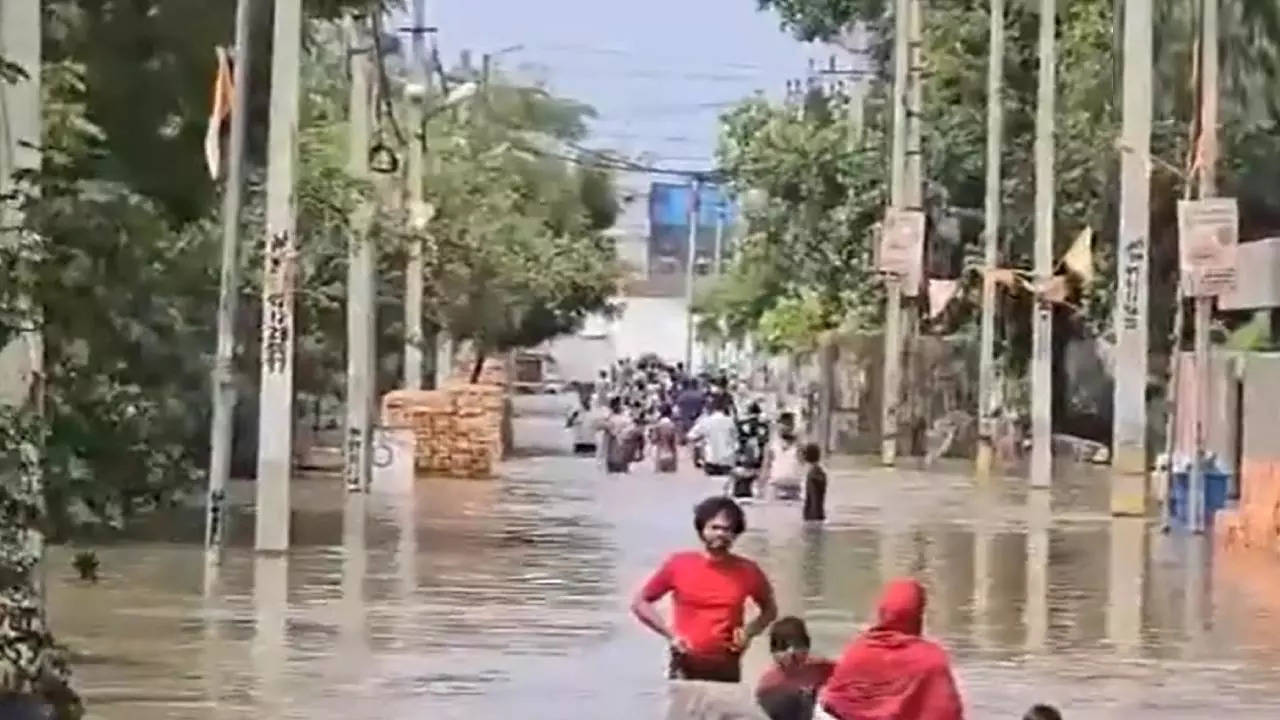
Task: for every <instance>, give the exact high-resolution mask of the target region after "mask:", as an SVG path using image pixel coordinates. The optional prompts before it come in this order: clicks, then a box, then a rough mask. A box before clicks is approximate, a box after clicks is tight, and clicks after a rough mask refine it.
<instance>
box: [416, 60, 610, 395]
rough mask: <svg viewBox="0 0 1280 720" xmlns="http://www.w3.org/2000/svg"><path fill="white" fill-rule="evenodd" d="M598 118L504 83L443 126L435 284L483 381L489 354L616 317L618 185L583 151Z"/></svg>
mask: <svg viewBox="0 0 1280 720" xmlns="http://www.w3.org/2000/svg"><path fill="white" fill-rule="evenodd" d="M591 112H592V111H591V109H590V108H588V107H586V106H583V105H581V104H578V103H574V102H571V101H567V100H564V99H560V98H555V97H553V96H551V95H549V94H547V93H546V92H545V91H543V90H540V89H536V88H524V87H518V86H513V85H510V84H506V83H504V82H502V81H500V80H496V79H495V80H493V81H491V82H490V84H489V85H488V87H487V88H486V90H485V92H484V93H483V95H482V96H481V97H480V98H479V99H478V100H477V102H476V103H475V105H474V106H473V107H471V108H468V110H467V111H466V112H461V113H457V114H454V115H447V116H442V117H440V119H439V120H437V121H436V122H435V123H433V126H432V128H431V131H432V137H434V138H438V140H437V141H436V142H435V143H434V144H433V146H432V152H433V153H434V163H435V167H436V168H437V170H436V172H434V173H432V174H430V176H429V177H428V178H427V186H428V187H429V188H430V189H431V198H432V202H433V203H434V204H435V207H436V217H435V219H434V220H433V222H432V226H431V229H430V233H429V237H428V238H427V240H428V246H429V247H430V248H432V250H433V252H431V253H430V254H429V258H428V259H429V262H428V267H427V281H428V282H427V286H428V288H429V290H430V292H431V297H432V301H433V304H434V306H435V308H436V309H437V314H436V320H437V323H438V324H440V325H443V326H445V327H447V328H448V329H449V332H450V333H451V334H452V335H453V336H454V337H455V338H456V339H458V340H465V341H470V342H471V343H472V344H473V345H474V347H475V350H476V353H475V367H474V368H473V373H472V378H473V380H474V379H475V377H477V376H478V373H479V370H480V368H481V366H482V364H483V361H484V359H485V357H487V356H490V355H492V354H493V353H496V352H500V351H504V350H508V349H511V348H516V347H529V346H533V345H536V344H538V343H540V342H542V341H543V340H546V339H549V338H552V337H555V336H556V335H559V334H563V333H566V332H570V331H573V330H574V329H576V328H577V327H578V326H579V325H580V324H581V323H582V321H583V320H584V319H585V317H586V316H587V315H588V314H590V313H592V312H598V311H607V310H609V299H610V297H611V296H613V294H614V293H615V291H616V287H617V282H618V278H619V267H618V263H617V258H616V254H615V250H614V247H613V243H612V241H611V240H609V239H607V238H606V237H605V236H604V235H603V233H602V231H603V230H605V229H607V228H608V227H609V226H611V225H612V224H613V221H614V219H615V218H616V216H617V205H616V201H615V200H614V192H613V185H612V181H611V179H610V176H609V174H608V172H607V171H606V169H605V168H607V167H608V163H605V162H603V161H602V160H600V159H599V158H598V157H597V156H595V155H593V154H590V153H583V152H579V151H576V150H574V149H573V148H574V147H575V143H576V142H577V141H578V140H580V139H581V138H582V137H583V136H584V135H585V132H586V124H585V120H586V118H587V117H588V116H589V115H590V114H591ZM566 153H567V154H566Z"/></svg>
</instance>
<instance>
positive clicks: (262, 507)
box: [255, 0, 302, 552]
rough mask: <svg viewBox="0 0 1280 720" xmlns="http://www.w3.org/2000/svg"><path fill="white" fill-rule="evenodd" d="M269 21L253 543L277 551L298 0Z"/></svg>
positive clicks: (288, 375)
mask: <svg viewBox="0 0 1280 720" xmlns="http://www.w3.org/2000/svg"><path fill="white" fill-rule="evenodd" d="M274 24H275V32H274V40H273V42H272V58H271V127H270V130H269V131H268V138H267V142H268V151H267V237H266V249H265V252H264V253H263V260H264V267H263V270H262V379H261V386H260V389H259V391H258V482H257V515H256V527H255V538H256V539H255V547H256V548H257V549H258V550H260V551H270V552H283V551H285V550H287V549H289V481H290V479H291V474H292V470H293V457H292V455H293V329H294V322H293V282H294V267H295V264H296V262H297V258H296V257H295V255H296V247H297V243H296V239H295V237H294V234H295V232H296V228H295V224H296V216H295V207H294V194H293V187H294V175H295V172H296V170H297V162H298V89H299V88H298V86H299V77H298V74H299V68H300V62H301V59H302V0H276V10H275V23H274Z"/></svg>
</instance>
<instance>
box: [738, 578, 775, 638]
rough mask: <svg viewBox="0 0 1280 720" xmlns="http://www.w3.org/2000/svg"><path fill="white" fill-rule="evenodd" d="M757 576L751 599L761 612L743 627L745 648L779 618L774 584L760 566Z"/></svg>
mask: <svg viewBox="0 0 1280 720" xmlns="http://www.w3.org/2000/svg"><path fill="white" fill-rule="evenodd" d="M756 576H757V577H756V580H755V583H754V584H755V587H754V588H752V590H751V599H752V600H754V601H755V603H756V607H757V608H758V609H759V612H758V613H756V616H755V617H754V618H752V620H751V622H749V623H747V624H746V626H745V627H743V632H744V633H745V634H746V638H744V639H743V642H742V647H743V649H745V648H746V646H747V644H749V643H750V642H751V640H752V639H753V638H755V637H756V636H758V635H760V634H761V633H763V632H764V631H765V630H768V629H769V626H770V625H772V624H773V621H774V620H777V619H778V603H777V601H775V600H774V597H773V585H771V584H770V583H769V578H767V577H765V575H764V572H763V571H761V570H760V569H759V568H756Z"/></svg>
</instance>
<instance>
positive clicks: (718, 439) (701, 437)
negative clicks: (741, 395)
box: [689, 395, 738, 476]
mask: <svg viewBox="0 0 1280 720" xmlns="http://www.w3.org/2000/svg"><path fill="white" fill-rule="evenodd" d="M729 407H730V403H729V398H728V397H727V396H724V395H721V396H719V397H717V398H716V401H715V404H714V405H712V406H711V414H710V415H703V416H702V417H700V418H698V421H697V422H695V423H694V424H693V427H692V428H690V429H689V442H693V443H697V442H701V443H705V446H706V449H705V451H704V452H703V455H702V469H703V470H704V471H705V472H706V473H707V474H708V475H716V476H723V475H728V474H729V471H730V470H732V469H733V464H734V461H735V460H736V459H737V456H738V424H737V423H735V422H734V421H733V418H731V417H729Z"/></svg>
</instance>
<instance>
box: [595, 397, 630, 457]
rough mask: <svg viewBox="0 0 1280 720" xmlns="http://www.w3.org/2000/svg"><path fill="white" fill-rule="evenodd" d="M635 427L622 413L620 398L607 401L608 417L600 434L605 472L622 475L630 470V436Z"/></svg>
mask: <svg viewBox="0 0 1280 720" xmlns="http://www.w3.org/2000/svg"><path fill="white" fill-rule="evenodd" d="M634 429H635V426H634V425H633V424H632V423H631V418H629V417H627V414H626V413H625V412H624V411H623V407H622V398H620V397H616V396H615V397H612V398H610V399H609V417H608V419H607V420H605V422H604V431H603V432H602V433H601V435H602V436H603V443H604V467H605V472H609V473H624V472H627V471H629V470H630V469H631V458H632V454H633V452H634V450H633V449H632V445H631V434H632V432H633V430H634Z"/></svg>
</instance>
